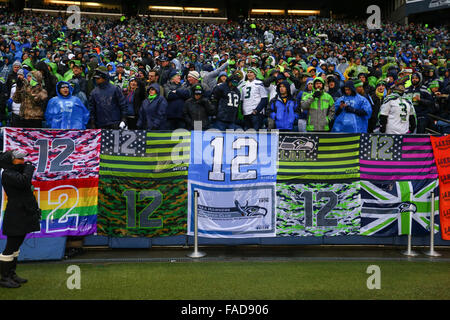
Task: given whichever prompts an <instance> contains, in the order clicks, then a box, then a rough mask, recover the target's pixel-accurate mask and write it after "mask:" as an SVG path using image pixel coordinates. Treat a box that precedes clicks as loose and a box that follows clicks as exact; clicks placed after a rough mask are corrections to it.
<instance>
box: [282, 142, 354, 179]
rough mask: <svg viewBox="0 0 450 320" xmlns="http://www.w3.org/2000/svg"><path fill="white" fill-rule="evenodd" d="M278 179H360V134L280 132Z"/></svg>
mask: <svg viewBox="0 0 450 320" xmlns="http://www.w3.org/2000/svg"><path fill="white" fill-rule="evenodd" d="M278 145H279V147H278V171H277V181H278V182H286V181H291V182H292V181H295V182H301V183H316V182H325V183H334V182H336V183H342V182H344V181H346V182H353V181H357V180H359V150H360V135H359V134H329V133H325V134H296V133H280V135H279V144H278Z"/></svg>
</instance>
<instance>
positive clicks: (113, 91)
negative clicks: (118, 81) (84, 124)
mask: <svg viewBox="0 0 450 320" xmlns="http://www.w3.org/2000/svg"><path fill="white" fill-rule="evenodd" d="M89 111H90V113H91V118H92V119H94V121H95V125H96V126H97V128H101V127H105V126H110V125H114V124H118V123H120V121H121V120H122V119H125V118H126V115H127V102H126V100H125V97H124V96H123V94H122V91H121V90H120V88H119V87H117V86H115V85H113V84H111V83H110V82H109V80H106V82H104V83H102V84H101V85H99V86H96V87H95V88H94V90H92V92H91V95H90V96H89Z"/></svg>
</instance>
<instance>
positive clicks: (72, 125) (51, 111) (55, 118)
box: [45, 81, 89, 129]
mask: <svg viewBox="0 0 450 320" xmlns="http://www.w3.org/2000/svg"><path fill="white" fill-rule="evenodd" d="M62 84H67V85H69V94H68V95H67V96H66V97H64V96H63V95H61V93H60V92H59V90H60V88H61V85H62ZM72 93H73V88H72V86H71V85H70V84H69V83H68V82H65V81H60V82H58V83H57V84H56V94H57V96H56V97H53V98H51V99H50V101H49V102H48V105H47V109H46V111H45V120H46V122H47V126H48V127H49V128H52V129H86V125H87V123H88V122H89V111H88V109H87V108H86V107H85V105H84V104H83V103H82V102H81V100H80V99H79V98H77V97H75V96H73V95H72Z"/></svg>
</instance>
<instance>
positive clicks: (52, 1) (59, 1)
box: [45, 0, 81, 6]
mask: <svg viewBox="0 0 450 320" xmlns="http://www.w3.org/2000/svg"><path fill="white" fill-rule="evenodd" d="M45 3H49V4H67V5H75V6H79V5H81V2H80V1H63V0H49V1H46V2H45Z"/></svg>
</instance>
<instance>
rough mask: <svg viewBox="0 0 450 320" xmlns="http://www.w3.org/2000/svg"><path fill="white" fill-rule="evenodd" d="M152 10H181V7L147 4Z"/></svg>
mask: <svg viewBox="0 0 450 320" xmlns="http://www.w3.org/2000/svg"><path fill="white" fill-rule="evenodd" d="M149 9H152V10H168V11H183V7H169V6H149Z"/></svg>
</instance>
